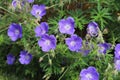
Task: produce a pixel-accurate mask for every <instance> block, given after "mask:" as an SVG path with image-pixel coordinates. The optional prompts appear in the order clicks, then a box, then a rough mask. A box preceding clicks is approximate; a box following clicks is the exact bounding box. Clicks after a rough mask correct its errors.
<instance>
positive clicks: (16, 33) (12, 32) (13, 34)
mask: <svg viewBox="0 0 120 80" xmlns="http://www.w3.org/2000/svg"><path fill="white" fill-rule="evenodd" d="M7 34H8V36H9V37H10V39H11V40H12V41H16V40H17V39H19V38H22V27H21V26H20V25H19V24H16V23H12V24H11V25H10V26H9V28H8V32H7Z"/></svg>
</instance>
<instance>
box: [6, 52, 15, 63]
mask: <svg viewBox="0 0 120 80" xmlns="http://www.w3.org/2000/svg"><path fill="white" fill-rule="evenodd" d="M14 61H15V56H14V55H13V54H11V53H10V54H8V55H7V64H8V65H12V64H13V63H14Z"/></svg>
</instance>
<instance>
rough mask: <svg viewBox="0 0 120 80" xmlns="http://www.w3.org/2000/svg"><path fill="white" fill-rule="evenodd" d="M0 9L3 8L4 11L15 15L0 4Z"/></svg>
mask: <svg viewBox="0 0 120 80" xmlns="http://www.w3.org/2000/svg"><path fill="white" fill-rule="evenodd" d="M0 9H3V10H5V11H7V12H8V13H10V14H13V15H15V16H17V15H16V14H15V13H13V12H10V11H9V10H7V9H5V8H4V7H1V6H0Z"/></svg>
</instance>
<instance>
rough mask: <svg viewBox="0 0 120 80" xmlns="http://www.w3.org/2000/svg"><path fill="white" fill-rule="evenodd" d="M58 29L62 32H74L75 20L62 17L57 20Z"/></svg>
mask: <svg viewBox="0 0 120 80" xmlns="http://www.w3.org/2000/svg"><path fill="white" fill-rule="evenodd" d="M58 24H59V31H60V32H61V33H63V34H70V35H71V34H74V32H75V29H74V27H75V21H74V19H73V18H72V17H68V18H67V19H62V20H60V21H59V23H58Z"/></svg>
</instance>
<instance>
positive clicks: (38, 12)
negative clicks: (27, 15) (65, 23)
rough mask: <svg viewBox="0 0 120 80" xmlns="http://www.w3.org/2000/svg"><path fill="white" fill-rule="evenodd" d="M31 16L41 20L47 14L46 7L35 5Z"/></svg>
mask: <svg viewBox="0 0 120 80" xmlns="http://www.w3.org/2000/svg"><path fill="white" fill-rule="evenodd" d="M31 14H32V15H33V16H35V17H36V18H39V19H41V18H42V17H43V16H44V15H45V14H46V9H45V5H33V7H32V10H31Z"/></svg>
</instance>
